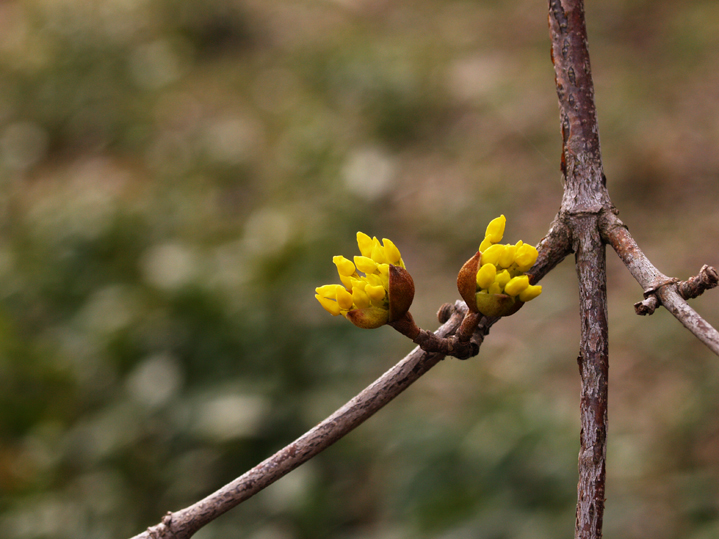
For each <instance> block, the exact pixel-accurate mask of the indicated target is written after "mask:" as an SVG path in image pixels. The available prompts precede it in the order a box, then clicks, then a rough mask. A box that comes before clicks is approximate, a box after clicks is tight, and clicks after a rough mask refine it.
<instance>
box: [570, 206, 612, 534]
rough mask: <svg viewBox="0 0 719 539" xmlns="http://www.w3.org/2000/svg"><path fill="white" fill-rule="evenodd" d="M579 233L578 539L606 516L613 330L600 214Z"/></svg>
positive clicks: (579, 226) (581, 222) (579, 225)
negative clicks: (608, 400)
mask: <svg viewBox="0 0 719 539" xmlns="http://www.w3.org/2000/svg"><path fill="white" fill-rule="evenodd" d="M573 222H574V223H575V225H576V226H575V230H574V232H575V235H576V236H577V257H576V258H577V277H578V279H579V315H580V319H581V321H582V327H581V330H582V331H581V341H580V353H579V357H578V358H577V362H578V363H579V374H580V375H581V378H582V389H581V399H580V403H579V407H580V412H581V414H580V415H581V425H582V429H581V431H580V442H581V446H580V450H579V482H578V485H577V513H576V522H575V532H574V533H575V537H576V538H582V539H589V538H600V537H601V536H602V521H603V518H604V501H605V500H604V485H605V478H606V457H607V426H608V425H607V398H608V380H609V349H608V340H609V329H608V324H607V285H606V283H607V275H606V257H605V248H604V244H603V243H602V239H601V237H600V235H599V228H598V226H597V217H596V216H594V215H591V216H589V215H587V216H581V217H579V218H578V219H575V220H574V221H573Z"/></svg>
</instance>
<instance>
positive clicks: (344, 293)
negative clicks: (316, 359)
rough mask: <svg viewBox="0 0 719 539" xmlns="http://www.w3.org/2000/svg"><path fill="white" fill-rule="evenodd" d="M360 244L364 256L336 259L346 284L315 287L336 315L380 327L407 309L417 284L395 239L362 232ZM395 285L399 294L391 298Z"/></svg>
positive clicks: (340, 274)
mask: <svg viewBox="0 0 719 539" xmlns="http://www.w3.org/2000/svg"><path fill="white" fill-rule="evenodd" d="M357 245H358V246H359V250H360V253H361V256H355V257H354V262H352V261H351V260H349V259H347V258H345V257H344V256H335V257H334V258H333V259H332V261H333V262H334V264H335V266H337V273H339V277H340V281H342V284H341V285H339V284H327V285H324V286H320V287H318V288H316V289H315V292H316V295H315V297H316V298H317V301H319V302H320V304H321V305H322V307H324V309H325V310H326V311H327V312H329V313H330V314H332V315H334V316H337V315H340V314H341V315H342V316H344V317H346V318H347V319H348V320H350V321H351V322H352V323H353V324H355V325H357V326H360V327H365V328H374V327H379V326H381V325H384V324H386V323H387V322H390V321H393V320H392V319H393V318H396V317H398V316H401V315H403V314H404V313H405V312H407V310H408V309H409V304H410V303H411V302H412V299H413V297H414V284H413V283H412V278H411V277H410V276H409V273H407V272H406V269H405V266H404V262H403V261H402V256H401V254H400V252H399V249H397V246H395V244H394V243H392V241H390V240H388V239H386V238H385V239H383V240H382V242H381V243H380V241H379V240H378V239H377V238H376V237H375V238H370V237H369V236H368V235H367V234H364V233H362V232H358V233H357ZM358 271H360V272H362V273H364V275H360V274H359V273H358ZM409 285H411V294H410V290H409V289H408V286H409ZM393 288H394V289H395V290H396V293H395V294H394V295H395V296H397V297H396V298H394V299H393V300H392V301H391V300H390V295H391V294H390V292H391V291H392V289H393ZM407 300H408V301H407ZM405 304H406V307H405ZM393 315H394V316H393Z"/></svg>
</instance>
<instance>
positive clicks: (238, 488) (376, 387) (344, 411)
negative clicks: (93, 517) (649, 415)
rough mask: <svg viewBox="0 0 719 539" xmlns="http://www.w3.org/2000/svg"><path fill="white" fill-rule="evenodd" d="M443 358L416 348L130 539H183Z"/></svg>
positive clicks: (460, 314) (455, 320)
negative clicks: (243, 469) (269, 451)
mask: <svg viewBox="0 0 719 539" xmlns="http://www.w3.org/2000/svg"><path fill="white" fill-rule="evenodd" d="M466 312H467V306H466V305H465V304H464V302H461V301H458V302H456V303H455V305H454V313H453V314H452V315H451V316H450V318H449V320H448V321H447V322H445V323H444V324H443V325H442V326H440V328H439V329H438V330H437V331H436V334H437V335H438V336H440V337H446V336H448V335H451V334H453V333H454V332H455V331H456V330H457V328H458V327H459V325H460V324H461V323H462V319H463V318H464V315H465V314H466ZM444 357H445V356H444V355H442V354H436V353H427V352H424V351H422V350H421V349H420V348H415V349H414V350H413V351H412V352H410V353H409V354H408V355H407V356H406V357H405V358H404V359H402V360H401V361H400V362H399V363H397V365H395V366H394V367H392V368H391V369H390V370H389V371H387V372H386V373H385V374H383V375H382V376H381V377H380V378H378V379H377V380H376V381H375V382H374V383H373V384H372V385H370V386H369V387H367V388H366V389H365V390H364V391H362V392H361V393H360V394H358V395H357V396H356V397H354V398H353V399H352V400H350V401H349V402H348V403H347V404H345V405H344V406H343V407H342V408H340V409H339V410H337V411H336V412H335V413H334V414H332V415H331V416H329V417H328V418H327V419H325V420H324V421H322V422H321V423H320V424H318V425H317V426H316V427H314V428H313V429H312V430H310V431H308V432H307V433H305V434H304V435H303V436H301V437H300V438H298V439H297V440H295V441H294V442H292V443H291V444H289V445H288V446H287V447H285V448H283V449H281V450H280V451H278V452H277V453H275V454H274V455H273V456H271V457H270V458H268V459H267V460H265V461H263V462H261V463H260V464H258V465H257V466H255V467H254V468H252V469H251V470H250V471H248V472H247V473H245V474H244V475H242V476H240V477H238V478H237V479H235V480H234V481H232V482H231V483H228V484H227V485H225V486H224V487H222V488H221V489H219V490H218V491H216V492H214V493H213V494H210V495H209V496H207V497H206V498H205V499H203V500H200V501H199V502H197V503H195V504H193V505H191V506H189V507H187V508H185V509H182V510H180V511H177V512H175V513H171V514H169V513H168V515H166V516H165V518H164V519H163V522H162V523H160V524H158V525H156V526H153V527H151V528H148V529H147V530H146V531H145V532H143V533H141V534H139V535H136V536H135V537H134V538H133V539H158V538H163V539H170V538H171V539H186V538H189V537H192V535H193V534H194V533H195V532H197V530H199V529H200V528H202V527H203V526H205V525H206V524H208V523H209V522H211V521H212V520H214V519H215V518H217V517H218V516H220V515H222V514H223V513H226V512H227V511H229V510H230V509H232V508H233V507H235V506H236V505H238V504H240V503H241V502H243V501H245V500H246V499H248V498H250V497H251V496H253V495H255V494H256V493H258V492H259V491H261V490H262V489H264V488H265V487H267V486H269V485H271V484H272V483H274V482H275V481H277V480H278V479H280V478H281V477H282V476H284V475H286V474H287V473H289V472H291V471H292V470H294V469H295V468H297V467H298V466H299V465H300V464H302V463H303V462H306V461H307V460H309V459H311V458H312V457H314V456H315V455H317V454H318V453H320V452H321V451H323V450H324V449H326V448H327V447H329V446H330V445H332V444H333V443H335V442H336V441H337V440H339V439H340V438H342V437H343V436H345V435H346V434H347V433H349V432H350V431H352V430H353V429H354V428H356V427H357V426H359V425H360V424H361V423H363V422H364V421H365V420H366V419H368V418H369V417H371V416H372V415H373V414H374V413H375V412H377V411H378V410H380V409H381V408H382V407H384V406H385V405H386V404H387V403H388V402H390V401H391V400H392V399H394V398H395V397H396V396H397V395H399V394H400V393H401V392H402V391H404V390H405V389H407V388H408V387H409V386H410V385H411V384H412V383H414V382H415V381H416V380H417V379H419V378H420V377H421V376H422V375H423V374H424V373H426V372H427V371H428V370H429V369H431V368H432V367H434V366H435V365H436V364H437V363H439V362H440V361H441V360H442V359H444Z"/></svg>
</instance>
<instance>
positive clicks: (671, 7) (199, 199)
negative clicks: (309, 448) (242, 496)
mask: <svg viewBox="0 0 719 539" xmlns="http://www.w3.org/2000/svg"><path fill="white" fill-rule="evenodd" d="M545 4H546V2H542V1H538V0H537V1H529V0H508V1H503V2H497V1H490V0H475V1H470V0H441V1H440V0H415V1H412V2H410V1H405V0H393V1H390V0H91V1H87V0H82V1H81V0H22V1H20V0H5V1H3V2H2V3H0V226H1V227H2V234H1V236H0V536H2V537H3V538H5V539H34V538H73V539H77V538H96V539H104V538H122V537H129V536H130V535H134V534H136V533H139V532H140V531H142V530H143V529H144V528H145V527H146V526H148V525H151V524H154V523H156V522H158V521H159V519H160V518H161V516H162V515H163V514H164V513H165V512H166V511H168V510H177V509H180V508H182V507H185V506H187V505H189V504H190V503H192V502H194V501H196V500H197V499H199V498H201V497H203V496H205V495H207V494H208V493H210V492H212V491H213V490H215V489H216V488H219V487H220V486H221V485H223V484H225V483H226V482H228V481H230V480H231V479H233V478H234V477H236V476H238V475H240V474H241V473H243V472H244V471H246V470H247V469H248V468H250V467H252V466H253V465H255V464H256V463H258V462H259V461H261V460H262V459H264V458H265V457H267V456H269V455H270V454H272V453H273V452H274V451H275V450H277V449H279V448H281V447H282V446H283V445H285V444H286V443H288V442H290V441H291V440H293V439H294V438H296V437H297V436H299V435H301V434H302V433H303V432H305V431H306V430H307V429H308V428H310V427H312V426H313V425H314V424H315V423H317V422H318V421H320V420H322V419H323V418H324V417H326V416H327V415H329V414H330V413H331V412H332V411H334V410H335V409H336V408H337V407H338V406H340V405H341V404H343V403H344V402H345V401H346V400H348V399H349V398H351V397H352V396H353V395H354V394H356V393H357V392H358V391H360V390H361V389H362V388H364V387H365V386H366V385H368V384H369V383H370V382H371V381H372V380H374V379H375V378H376V377H378V376H379V375H380V374H381V373H382V372H384V371H385V370H386V369H388V368H389V367H390V366H391V365H393V364H394V363H395V362H396V361H398V360H399V359H400V358H401V357H402V356H404V355H405V354H406V353H407V352H408V351H409V350H410V349H411V343H409V342H407V341H406V340H405V339H404V338H403V337H401V336H400V335H399V334H396V333H394V332H392V331H391V330H390V329H388V328H381V329H379V330H375V331H363V330H359V329H357V328H355V327H353V326H351V324H349V323H347V322H346V321H344V320H342V319H340V318H332V317H330V316H329V315H327V313H325V312H324V311H323V310H322V309H321V308H320V306H319V304H317V302H316V301H315V299H314V298H313V293H314V288H315V287H316V286H318V285H321V284H325V283H327V282H334V281H336V277H335V273H334V266H333V265H332V263H331V257H332V256H333V255H335V254H345V255H347V256H350V255H353V254H355V251H356V246H355V244H354V236H355V232H356V231H357V230H362V231H364V232H367V233H369V234H370V235H377V236H379V237H380V238H381V237H390V238H392V239H393V240H394V242H395V243H396V244H397V245H398V246H399V247H400V249H401V250H402V253H403V256H404V259H405V261H406V263H407V266H408V268H409V269H410V271H411V272H412V274H413V275H414V279H415V283H416V286H417V297H416V301H415V305H414V306H413V309H412V311H413V313H414V315H415V318H416V319H417V320H418V322H419V323H420V324H421V325H422V326H423V327H426V328H434V327H436V325H437V322H436V319H435V314H434V313H435V312H436V310H437V308H438V307H439V305H441V304H442V303H443V302H445V301H454V299H456V298H457V293H456V290H455V285H454V279H455V276H456V271H457V270H458V268H459V267H460V266H461V264H462V263H463V262H464V260H466V259H467V258H469V256H471V255H472V253H473V252H474V250H476V248H477V246H478V243H479V241H480V239H481V238H482V236H483V232H484V227H485V226H486V224H487V222H488V221H489V220H490V219H491V218H493V217H496V216H497V215H499V214H500V213H504V214H505V215H506V216H507V218H508V226H507V232H506V236H505V238H506V239H507V240H509V241H516V240H518V239H520V238H521V239H523V240H524V241H525V242H531V243H536V242H538V241H539V240H540V239H541V237H542V236H543V235H544V233H545V232H546V230H547V228H548V224H549V222H550V221H551V219H552V217H553V215H554V213H555V212H556V210H557V209H558V207H559V202H560V199H561V193H562V185H561V179H560V173H559V154H560V137H559V128H558V113H557V104H556V94H555V90H554V82H553V79H554V76H553V70H552V65H551V63H550V60H549V40H548V32H547V23H546V6H545ZM587 17H588V26H589V37H590V49H591V54H592V60H593V68H594V80H595V84H596V97H597V104H598V113H599V121H600V129H601V140H602V147H603V152H604V160H605V168H606V173H607V177H608V185H609V189H610V193H611V194H612V196H613V198H614V201H615V203H616V204H617V206H618V207H619V208H620V211H621V217H622V218H623V219H624V220H625V222H626V223H627V224H628V225H629V226H630V229H631V231H632V232H633V233H634V234H635V237H636V238H637V240H638V242H639V244H640V245H641V246H642V247H643V248H644V249H645V251H646V253H647V254H648V255H649V256H650V258H651V259H652V260H653V261H654V262H655V264H656V265H657V266H658V267H659V268H660V269H662V270H663V271H664V272H665V273H667V274H669V275H672V276H677V277H680V278H687V277H689V276H690V275H693V274H695V273H696V272H697V271H698V269H699V268H700V266H701V265H702V264H704V263H709V264H714V265H717V264H719V253H718V252H717V245H719V210H718V209H717V197H718V195H719V182H718V181H717V180H719V151H717V149H718V148H719V71H718V70H717V65H719V32H717V28H719V4H717V3H716V2H714V1H711V0H686V1H680V2H677V1H669V0H655V1H651V2H650V1H646V0H644V1H642V0H603V1H602V2H598V1H591V0H590V1H589V2H588V5H587ZM608 260H609V287H610V291H609V307H610V332H611V337H610V351H611V360H610V365H611V368H610V373H611V376H610V378H611V381H610V384H611V385H610V409H609V410H610V411H609V413H610V431H609V440H610V441H609V451H608V453H609V459H608V480H607V499H608V503H607V510H606V515H605V534H606V536H607V537H612V538H616V539H639V538H642V539H644V538H646V539H649V538H651V539H679V538H681V539H711V538H717V537H719V391H718V390H719V360H717V358H716V357H714V356H712V355H711V354H710V353H709V352H708V350H706V349H705V348H704V347H703V345H701V344H700V343H699V342H698V341H696V340H695V339H694V338H693V337H692V336H690V335H689V334H688V333H687V332H686V331H685V330H683V329H682V328H681V326H680V325H679V324H678V323H677V322H676V321H675V320H674V319H673V318H672V317H671V316H670V315H668V314H667V313H666V312H664V311H661V310H660V311H658V312H657V313H656V314H655V315H653V316H651V317H648V318H641V317H637V316H636V315H634V312H633V308H632V304H633V303H634V302H635V301H638V300H639V299H641V290H640V288H639V286H638V285H637V284H636V283H635V282H634V281H633V280H632V278H631V277H630V276H629V275H628V273H627V272H626V271H625V270H624V268H623V267H622V266H621V264H620V263H619V262H618V259H617V258H616V256H615V255H614V254H613V253H612V252H609V253H608ZM542 284H543V285H544V291H545V292H544V294H543V295H542V296H541V297H540V298H539V299H538V300H536V301H535V302H533V303H532V304H531V305H529V306H527V307H526V308H525V309H523V310H522V311H520V312H519V313H518V314H516V315H515V316H514V317H512V318H510V319H507V320H505V321H502V322H501V323H499V324H497V325H496V326H495V327H494V328H493V330H492V333H491V335H490V337H489V338H488V339H487V341H486V343H485V344H484V346H483V349H482V353H481V355H480V356H479V357H477V358H474V359H472V360H470V361H465V362H460V361H457V360H453V359H448V360H446V361H444V362H443V363H442V364H440V365H438V366H437V367H436V368H435V369H433V370H432V371H431V372H430V373H429V374H428V375H426V376H425V377H424V378H423V379H421V380H420V381H419V382H418V383H417V384H415V385H414V386H413V387H412V388H410V390H408V392H406V393H405V394H404V395H402V396H400V397H399V398H398V399H397V400H396V401H395V402H394V403H392V404H391V405H390V406H388V407H386V408H385V409H384V410H382V411H381V412H380V413H379V414H378V415H377V416H375V417H374V418H372V419H371V420H370V421H369V422H368V423H366V424H365V425H363V426H362V427H360V428H359V429H358V430H357V431H355V432H354V433H352V434H351V435H349V436H348V437H347V438H345V439H344V440H342V441H340V442H339V443H338V444H336V446H334V447H332V448H331V449H329V450H328V451H326V452H325V453H323V454H321V455H320V456H318V457H317V458H315V459H314V460H312V461H311V462H310V463H308V464H307V465H305V466H303V467H301V468H299V469H298V470H296V471H295V472H293V473H292V474H290V475H289V476H287V477H286V478H284V479H282V480H280V481H279V482H278V483H276V484H275V485H273V486H272V487H270V488H268V489H267V490H266V491H264V492H262V493H261V494H259V495H258V496H256V497H255V498H253V499H251V500H249V501H247V502H246V503H245V504H243V505H242V506H240V507H239V508H237V509H235V510H233V511H232V512H231V513H229V514H227V515H225V516H223V517H222V518H220V519H219V520H217V521H215V522H214V523H212V524H211V525H210V526H208V527H207V528H205V529H203V530H202V531H201V532H200V533H199V534H198V535H197V537H198V538H200V539H212V538H228V537H242V538H250V539H310V538H312V539H325V538H327V539H329V538H333V539H334V538H348V539H361V538H375V539H404V538H424V537H426V538H430V537H431V538H447V539H449V538H452V539H463V538H477V539H504V538H518V539H544V538H547V539H549V538H558V537H571V536H572V533H573V526H574V504H575V495H576V474H577V472H576V461H577V450H578V439H579V419H578V400H579V399H578V397H579V376H578V373H577V367H576V355H577V349H578V341H579V331H578V328H579V322H578V318H577V290H576V288H577V287H576V280H575V276H574V269H573V266H572V261H571V260H567V261H565V262H564V263H563V264H562V265H561V266H559V267H558V268H557V269H556V270H555V271H554V272H553V273H552V274H551V275H550V276H548V277H547V278H546V279H545V280H544V282H543V283H542ZM716 298H717V296H716V293H708V294H706V295H705V296H704V297H701V298H699V299H697V300H694V301H693V302H692V304H693V306H694V307H695V308H696V309H697V310H698V311H699V312H700V313H701V314H703V315H704V316H705V317H706V318H707V319H708V320H709V321H710V322H712V323H714V325H717V324H719V307H718V306H717V305H718V304H717V299H716Z"/></svg>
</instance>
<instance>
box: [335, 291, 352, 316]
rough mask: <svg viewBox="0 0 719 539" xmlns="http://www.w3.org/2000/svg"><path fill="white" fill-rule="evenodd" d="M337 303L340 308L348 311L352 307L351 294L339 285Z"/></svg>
mask: <svg viewBox="0 0 719 539" xmlns="http://www.w3.org/2000/svg"><path fill="white" fill-rule="evenodd" d="M337 304H338V305H339V306H340V309H341V310H345V311H349V310H350V309H351V308H352V294H350V293H349V292H347V289H346V288H343V287H341V286H338V287H337Z"/></svg>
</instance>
